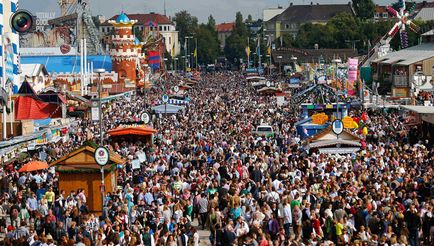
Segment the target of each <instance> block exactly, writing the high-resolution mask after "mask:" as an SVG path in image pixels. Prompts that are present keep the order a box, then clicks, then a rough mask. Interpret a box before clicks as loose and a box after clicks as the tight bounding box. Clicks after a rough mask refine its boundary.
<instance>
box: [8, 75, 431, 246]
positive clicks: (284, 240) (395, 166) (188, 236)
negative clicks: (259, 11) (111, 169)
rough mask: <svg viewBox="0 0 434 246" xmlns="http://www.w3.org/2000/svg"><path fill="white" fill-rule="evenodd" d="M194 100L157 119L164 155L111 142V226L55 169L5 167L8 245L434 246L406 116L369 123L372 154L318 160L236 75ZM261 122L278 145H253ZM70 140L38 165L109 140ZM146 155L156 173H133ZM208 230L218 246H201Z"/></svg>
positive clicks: (121, 104)
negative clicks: (114, 176)
mask: <svg viewBox="0 0 434 246" xmlns="http://www.w3.org/2000/svg"><path fill="white" fill-rule="evenodd" d="M181 79H182V78H179V77H173V76H172V77H170V78H169V79H168V81H165V84H164V86H162V85H161V84H157V85H156V86H155V88H153V89H152V90H151V91H150V92H148V93H144V94H143V93H138V94H137V95H136V96H134V97H133V98H132V99H131V100H126V99H125V98H122V99H119V100H116V101H113V102H111V103H108V104H105V105H104V122H105V123H104V127H105V131H106V130H108V129H112V128H114V127H116V126H117V125H118V124H120V123H122V122H127V121H137V120H138V117H139V116H140V114H141V113H142V112H144V111H145V110H146V109H148V108H149V107H151V106H152V105H155V104H157V101H158V100H159V98H161V95H162V94H164V93H167V91H168V90H170V88H172V87H173V85H175V84H177V83H178V82H179V80H181ZM188 96H189V97H190V98H191V99H192V100H191V102H190V104H189V105H188V106H187V107H186V109H185V111H182V112H180V113H178V114H174V115H163V116H161V117H160V116H158V115H157V116H156V117H154V119H153V121H152V125H153V127H154V128H156V129H158V133H157V136H156V137H155V141H154V143H148V142H145V141H143V142H140V141H130V140H128V139H124V140H122V141H117V142H113V141H111V140H110V139H109V138H108V137H107V136H105V145H106V146H107V147H109V148H110V149H111V150H112V151H115V152H117V153H118V154H120V155H121V156H122V157H123V158H124V160H125V163H124V165H122V166H118V170H117V172H118V174H119V175H118V180H117V183H118V186H119V187H120V188H118V189H117V190H116V191H115V192H113V193H107V194H106V197H105V201H106V204H105V206H104V209H103V212H102V214H101V215H100V216H99V215H96V214H94V213H92V212H91V211H89V209H88V207H87V205H86V201H87V197H86V194H87V191H86V190H83V189H82V188H80V187H78V189H77V190H76V191H71V192H69V193H66V192H65V191H62V190H59V189H58V174H57V173H56V172H55V170H54V169H53V168H50V169H48V170H43V171H39V172H33V173H18V172H17V170H18V168H19V166H20V165H21V164H22V163H19V162H17V161H16V162H15V163H11V164H10V165H7V166H5V167H4V168H3V169H2V175H1V182H0V184H1V185H0V191H1V194H2V196H1V204H2V206H0V216H1V217H0V226H1V230H2V232H3V234H2V235H4V239H3V244H4V245H32V246H33V245H34V246H38V245H44V246H45V245H146V246H148V245H169V246H171V245H180V246H186V245H195V246H196V245H199V244H203V245H222V246H223V245H245V246H250V245H252V246H253V245H255V246H256V245H258V246H268V245H270V246H271V245H393V246H395V245H432V244H433V243H434V241H433V234H434V218H433V215H432V213H433V207H434V197H433V179H432V177H433V175H434V170H433V168H434V165H433V164H434V155H433V154H434V150H433V148H432V145H431V143H429V142H427V141H425V139H421V138H420V137H419V135H418V134H419V133H420V132H418V131H417V129H413V128H412V129H410V128H408V127H407V126H406V125H405V121H404V120H403V119H401V118H400V117H401V116H400V115H399V113H398V112H392V113H391V112H383V111H375V112H374V111H372V112H371V111H370V112H368V115H369V119H368V120H367V121H366V122H365V123H366V124H367V125H368V127H369V134H368V136H366V146H364V148H363V150H361V151H359V152H358V153H355V154H348V155H325V154H320V153H318V152H317V151H310V152H309V153H306V152H305V151H304V150H303V148H302V146H301V139H300V137H299V135H298V134H297V131H296V128H295V127H294V123H295V122H297V121H298V119H297V118H296V116H295V114H294V113H293V112H291V111H290V110H289V109H287V108H285V107H277V106H276V102H275V100H273V99H272V98H271V97H267V96H260V95H258V94H257V93H256V92H255V90H254V89H253V88H252V87H251V86H250V85H248V84H246V82H245V80H244V78H243V77H242V76H241V75H240V74H238V73H221V74H220V73H219V74H212V75H202V78H201V80H200V81H199V83H198V84H197V85H195V86H194V88H193V89H192V90H190V91H189V92H188ZM350 114H351V115H358V114H360V111H356V110H354V111H351V112H350ZM261 123H266V124H268V125H271V126H272V127H273V129H274V131H275V134H274V135H270V136H265V137H264V136H262V137H260V136H257V135H255V134H254V133H252V131H253V130H254V129H255V127H256V126H257V125H260V124H261ZM69 132H70V138H69V140H67V141H65V142H63V143H62V144H48V145H46V146H44V147H43V148H42V149H41V150H40V151H39V152H38V153H37V154H35V155H33V156H31V159H33V160H34V159H40V158H41V156H43V157H45V158H44V159H45V160H46V161H48V162H51V161H53V160H55V159H57V158H59V157H61V156H63V155H65V154H68V153H70V152H71V151H72V150H74V149H76V148H77V147H79V146H80V145H82V144H83V143H84V142H85V141H86V140H95V138H96V139H98V137H99V130H98V127H97V125H96V124H95V123H92V122H90V121H88V120H84V119H81V120H78V122H77V123H76V124H75V125H73V126H72V127H71V129H69ZM355 134H359V135H360V137H362V138H365V137H364V136H362V134H360V133H358V132H355ZM41 152H43V153H44V154H41ZM143 154H144V155H145V156H146V161H143V162H142V163H141V164H140V168H133V165H132V160H134V159H137V157H138V156H139V155H143ZM23 163H24V162H23ZM201 230H204V231H206V232H209V238H206V239H204V238H200V236H199V231H201Z"/></svg>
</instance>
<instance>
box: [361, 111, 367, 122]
mask: <svg viewBox="0 0 434 246" xmlns="http://www.w3.org/2000/svg"><path fill="white" fill-rule="evenodd" d="M362 120H363V122H366V121H367V120H368V113H366V112H363V113H362Z"/></svg>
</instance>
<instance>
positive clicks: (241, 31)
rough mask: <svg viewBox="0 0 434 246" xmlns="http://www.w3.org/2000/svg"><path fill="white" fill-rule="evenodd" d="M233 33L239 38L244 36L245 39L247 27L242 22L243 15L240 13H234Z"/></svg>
mask: <svg viewBox="0 0 434 246" xmlns="http://www.w3.org/2000/svg"><path fill="white" fill-rule="evenodd" d="M234 33H237V34H238V35H240V36H245V37H246V38H247V35H248V31H247V26H246V24H245V23H244V21H243V15H242V14H241V12H237V13H236V17H235V28H234Z"/></svg>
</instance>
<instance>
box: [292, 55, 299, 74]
mask: <svg viewBox="0 0 434 246" xmlns="http://www.w3.org/2000/svg"><path fill="white" fill-rule="evenodd" d="M297 60H298V58H297V57H296V56H291V61H292V65H294V73H295V72H297Z"/></svg>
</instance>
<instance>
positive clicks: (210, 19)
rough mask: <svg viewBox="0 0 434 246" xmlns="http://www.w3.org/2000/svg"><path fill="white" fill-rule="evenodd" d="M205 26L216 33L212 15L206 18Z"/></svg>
mask: <svg viewBox="0 0 434 246" xmlns="http://www.w3.org/2000/svg"><path fill="white" fill-rule="evenodd" d="M206 25H207V27H208V29H209V30H211V31H213V32H216V30H215V26H216V22H215V19H214V17H213V16H212V15H210V16H209V17H208V23H207V24H206Z"/></svg>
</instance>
